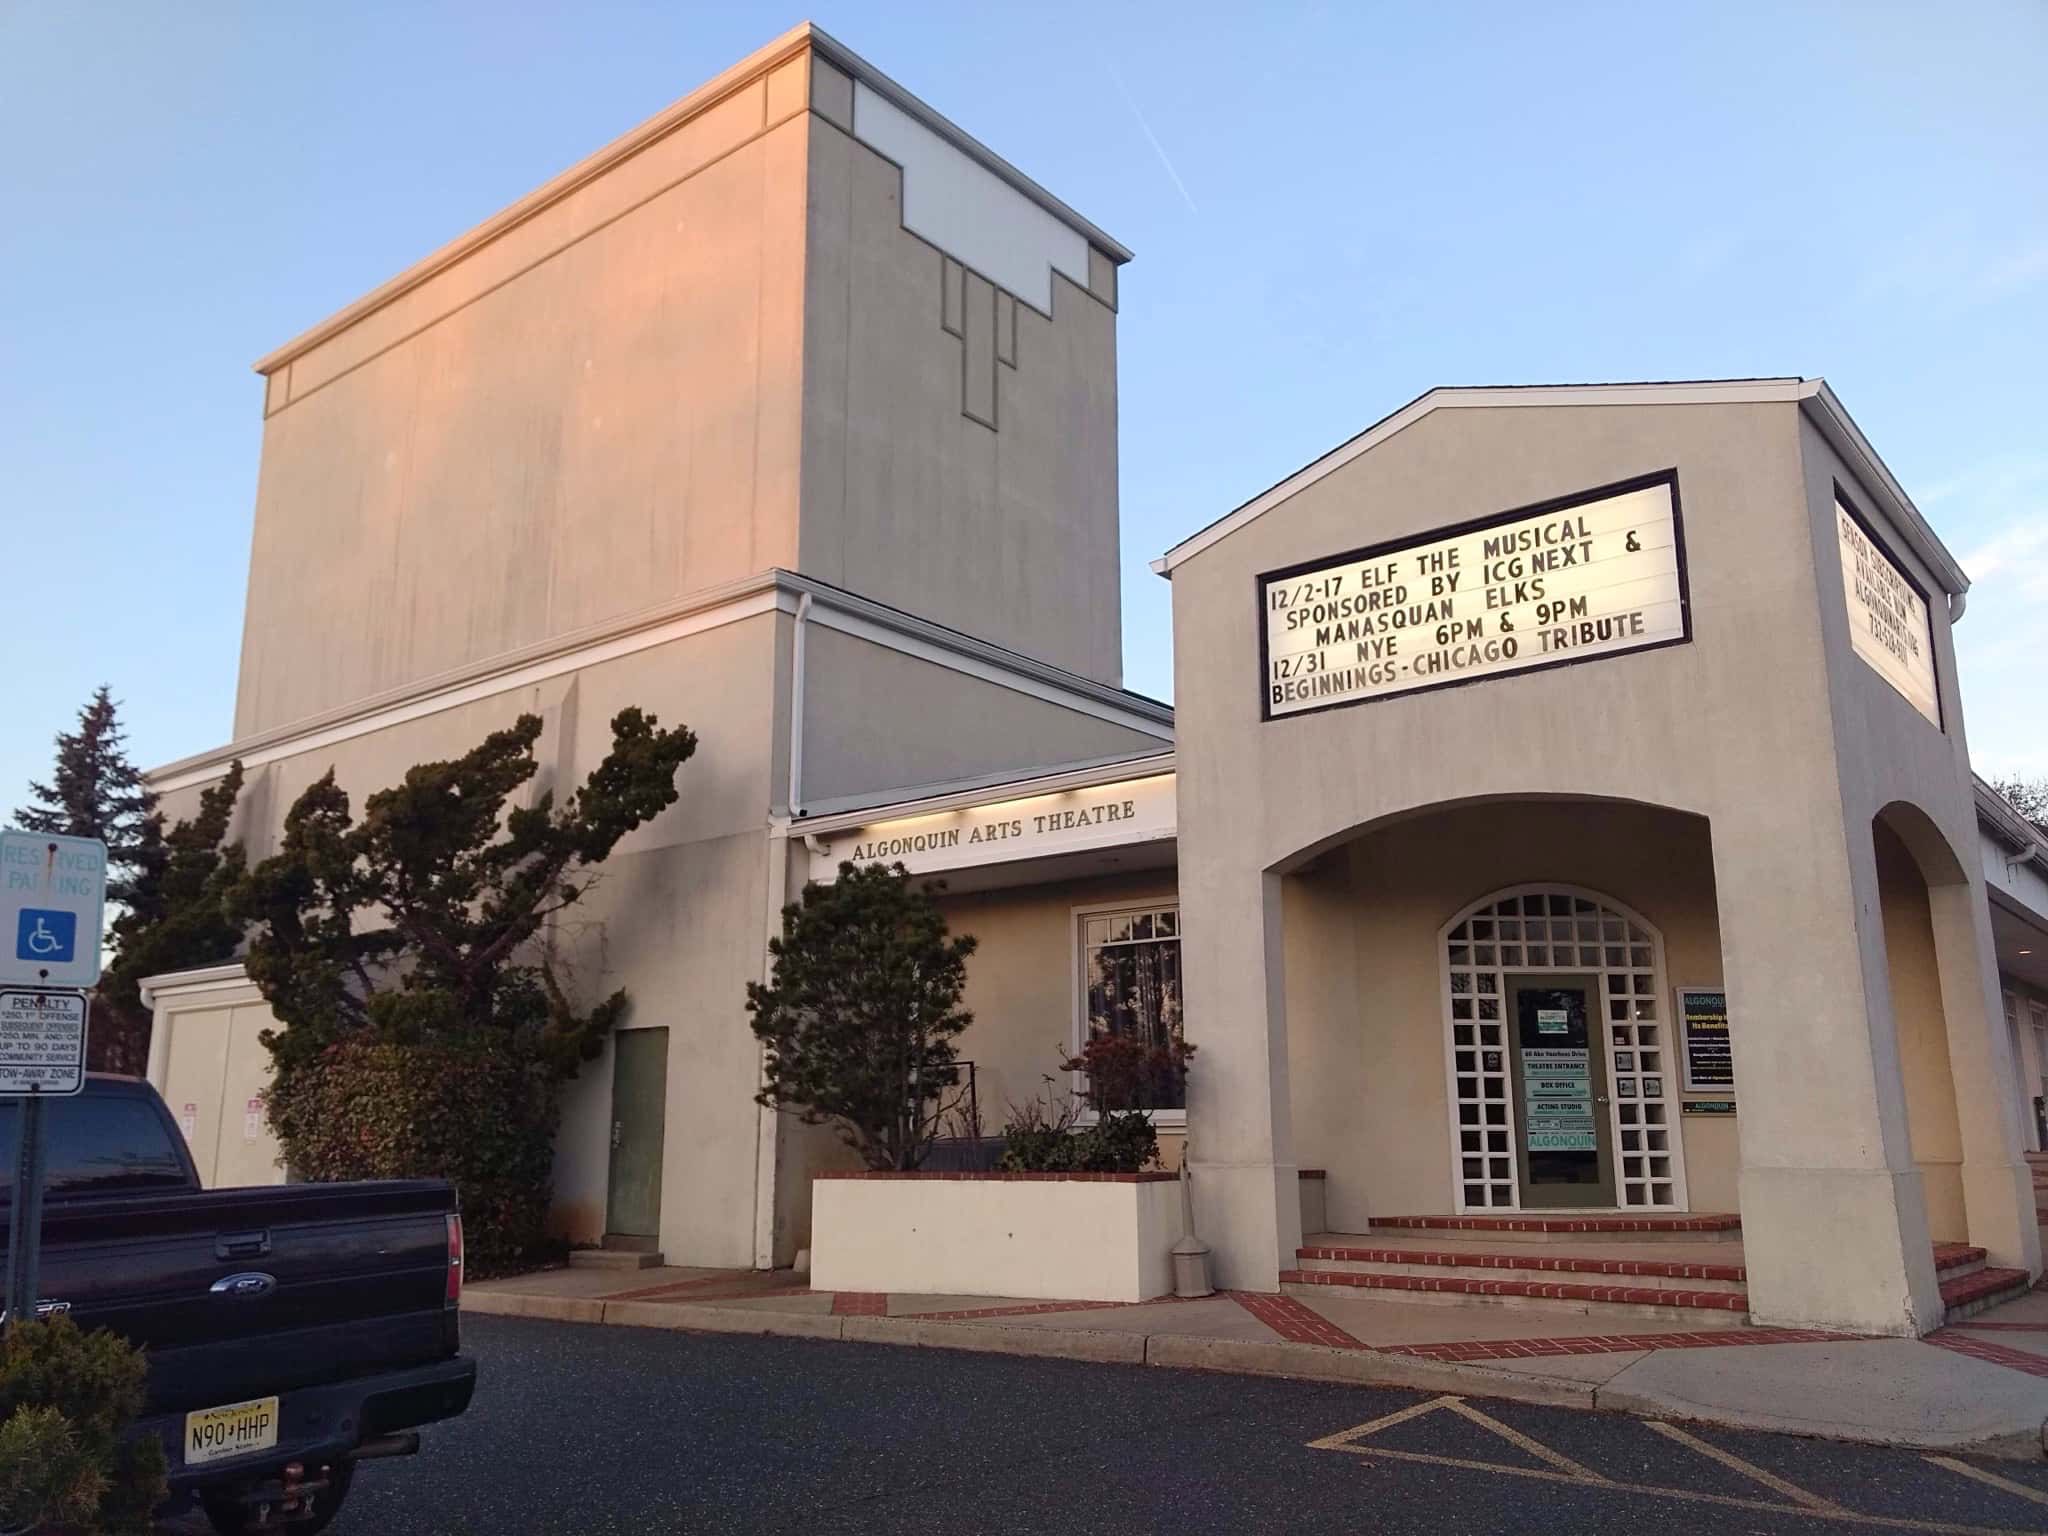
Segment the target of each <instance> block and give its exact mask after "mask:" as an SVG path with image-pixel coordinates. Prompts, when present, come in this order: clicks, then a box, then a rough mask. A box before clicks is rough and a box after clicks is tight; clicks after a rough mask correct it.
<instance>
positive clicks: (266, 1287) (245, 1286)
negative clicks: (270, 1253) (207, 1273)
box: [208, 1269, 277, 1301]
mask: <svg viewBox="0 0 2048 1536" xmlns="http://www.w3.org/2000/svg"><path fill="white" fill-rule="evenodd" d="M208 1289H209V1290H211V1291H212V1292H213V1294H214V1295H216V1296H232V1297H234V1298H235V1299H236V1300H238V1301H253V1300H255V1299H256V1298H257V1297H258V1296H268V1295H269V1294H270V1293H271V1292H272V1291H274V1290H276V1289H277V1276H275V1275H266V1274H264V1273H262V1272H261V1271H259V1270H253V1269H252V1270H248V1271H246V1272H244V1273H242V1274H239V1275H223V1276H222V1277H221V1278H220V1279H218V1280H216V1281H214V1282H213V1284H212V1285H211V1286H209V1287H208Z"/></svg>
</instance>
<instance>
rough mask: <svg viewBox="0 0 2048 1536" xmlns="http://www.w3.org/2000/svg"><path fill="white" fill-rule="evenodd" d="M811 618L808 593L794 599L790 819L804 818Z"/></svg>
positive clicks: (790, 693) (790, 719)
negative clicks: (806, 660) (807, 634)
mask: <svg viewBox="0 0 2048 1536" xmlns="http://www.w3.org/2000/svg"><path fill="white" fill-rule="evenodd" d="M810 617H811V594H810V593H808V592H806V593H804V595H803V596H802V597H799V598H798V599H797V600H796V626H795V633H793V634H792V635H791V636H790V642H789V818H790V820H792V821H794V820H796V818H797V817H799V816H801V815H803V813H804V806H803V798H804V629H805V626H806V624H807V622H808V620H809V619H810Z"/></svg>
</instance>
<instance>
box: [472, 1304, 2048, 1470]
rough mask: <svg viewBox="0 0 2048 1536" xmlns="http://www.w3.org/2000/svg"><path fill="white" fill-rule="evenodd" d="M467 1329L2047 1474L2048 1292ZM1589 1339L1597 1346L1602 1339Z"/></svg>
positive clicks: (682, 1319)
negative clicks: (1356, 1403) (1228, 1392)
mask: <svg viewBox="0 0 2048 1536" xmlns="http://www.w3.org/2000/svg"><path fill="white" fill-rule="evenodd" d="M462 1304H463V1307H464V1308H465V1310H467V1311H470V1312H480V1313H490V1314H495V1315H499V1316H509V1317H532V1318H543V1319H550V1320H554V1321H558V1322H576V1323H610V1324H619V1325H624V1326H629V1327H643V1328H676V1329H686V1330H697V1331H701V1332H716V1333H763V1334H781V1335H788V1336H793V1337H800V1338H817V1339H844V1340H851V1341H857V1342H865V1343H876V1344H907V1345H919V1346H925V1347H930V1348H939V1349H965V1350H983V1351H990V1352H995V1353H1000V1354H1018V1355H1045V1356H1054V1357H1059V1358H1064V1359H1073V1360H1095V1361H1105V1362H1110V1363H1115V1364H1124V1365H1157V1366H1173V1367H1180V1368H1184V1369H1196V1370H1216V1371H1237V1372H1245V1373H1250V1374H1255V1375H1267V1376H1293V1377H1301V1378H1304V1379H1309V1380H1317V1381H1341V1382H1356V1383H1361V1384H1372V1385H1378V1386H1391V1387H1411V1388H1415V1389H1417V1390H1420V1391H1428V1392H1438V1393H1458V1394H1463V1395H1468V1396H1472V1397H1492V1398H1507V1399H1513V1400H1517V1401H1522V1402H1535V1403H1550V1404H1557V1405H1563V1406H1570V1407H1581V1408H1599V1409H1611V1410H1617V1411H1622V1412H1629V1413H1640V1414H1646V1415H1652V1416H1655V1417H1658V1418H1676V1419H1693V1420H1702V1421H1706V1422H1710V1423H1718V1424H1727V1425H1734V1426H1736V1427H1740V1428H1747V1429H1765V1430H1778V1431H1784V1432H1790V1433H1795V1434H1811V1435H1820V1436H1826V1437H1828V1438H1832V1439H1841V1440H1860V1441H1867V1442H1873V1443H1878V1444H1890V1445H1908V1446H1916V1447H1922V1448H1930V1449H1956V1448H1961V1447H1968V1448H1971V1449H1974V1450H1977V1451H1981V1452H1988V1453H1992V1454H2004V1455H2012V1456H2024V1457H2028V1458H2031V1459H2038V1458H2040V1457H2041V1456H2042V1455H2043V1451H2044V1432H2048V1290H2042V1289H2036V1290H2034V1291H2031V1292H2029V1293H2027V1294H2026V1295H2024V1296H2021V1297H2020V1298H2018V1299H2016V1300H2014V1301H2011V1302H2008V1303H2006V1304H2005V1305H2003V1306H2001V1307H1998V1308H1996V1309H1994V1310H1992V1311H1990V1312H1986V1313H1983V1314H1980V1315H1979V1316H1976V1317H1973V1318H1971V1319H1970V1320H1968V1321H1967V1322H1964V1323H1959V1324H1957V1325H1955V1326H1953V1327H1950V1328H1944V1329H1942V1330H1941V1331H1940V1332H1938V1333H1935V1334H1932V1335H1930V1336H1929V1337H1928V1338H1926V1339H1921V1340H1913V1339H1867V1338H1854V1337H1850V1336H1847V1335H1840V1334H1829V1333H1820V1332H1815V1331H1811V1330H1803V1329H1776V1328H1729V1327H1716V1328H1712V1329H1708V1330H1702V1331H1699V1332H1684V1331H1674V1330H1673V1328H1672V1326H1671V1325H1670V1324H1669V1323H1659V1322H1612V1321H1608V1320H1606V1319H1602V1320H1601V1321H1600V1322H1599V1323H1597V1324H1595V1323H1594V1322H1593V1320H1592V1319H1590V1318H1588V1317H1585V1316H1583V1315H1580V1314H1576V1313H1572V1312H1560V1311H1554V1310H1538V1309H1534V1308H1528V1309H1524V1308H1521V1307H1511V1306H1483V1305H1473V1304H1471V1303H1469V1302H1461V1303H1458V1304H1452V1305H1444V1304H1430V1303H1419V1302H1413V1301H1399V1302H1394V1301H1381V1300H1377V1299H1373V1298H1370V1297H1351V1296H1343V1295H1335V1296H1331V1297H1328V1298H1324V1297H1322V1296H1316V1297H1314V1298H1309V1299H1297V1298H1296V1297H1293V1296H1272V1295H1255V1294H1250V1293H1245V1292H1226V1293H1220V1294H1218V1295H1216V1296H1212V1297H1207V1298H1204V1299H1202V1300H1199V1301H1181V1300H1178V1299H1177V1298H1172V1297H1166V1298H1161V1299H1159V1300H1157V1301H1149V1302H1138V1303H1120V1302H1092V1301H1029V1300H1019V1299H1014V1298H1004V1297H995V1296H924V1295H906V1294H895V1293H892V1294H887V1295H882V1294H873V1293H865V1292H853V1291H839V1292H832V1291H814V1290H812V1289H811V1288H810V1287H809V1286H808V1285H807V1284H805V1283H804V1282H803V1279H802V1277H800V1276H797V1275H794V1274H792V1273H790V1272H788V1271H778V1272H774V1273H766V1274H763V1273H757V1272H753V1271H747V1270H713V1269H677V1268H668V1269H648V1270H640V1271H637V1272H634V1271H618V1270H594V1269H558V1270H545V1271H541V1272H539V1273H536V1274H530V1275H520V1276H516V1277H513V1278H511V1279H506V1280H489V1281H478V1282H476V1283H474V1284H472V1285H470V1286H469V1287H468V1288H467V1289H466V1290H465V1291H464V1293H463V1299H462ZM1596 1326H1597V1327H1598V1328H1600V1329H1601V1330H1603V1331H1601V1332H1598V1333H1595V1332H1592V1331H1591V1330H1592V1329H1593V1328H1594V1327H1596Z"/></svg>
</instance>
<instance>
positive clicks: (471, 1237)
mask: <svg viewBox="0 0 2048 1536" xmlns="http://www.w3.org/2000/svg"><path fill="white" fill-rule="evenodd" d="M269 1108H270V1119H271V1123H272V1124H273V1125H274V1126H276V1127H277V1131H278V1136H279V1139H280V1140H281V1141H282V1142H283V1144H284V1146H285V1148H286V1149H287V1155H288V1157H289V1159H290V1163H291V1169H292V1172H293V1173H294V1174H296V1175H298V1176H299V1177H301V1178H306V1179H321V1180H327V1179H412V1178H445V1179H448V1180H450V1181H451V1182H453V1183H454V1185H455V1188H456V1191H457V1193H458V1194H459V1196H460V1197H461V1200H462V1222H463V1241H464V1247H465V1250H466V1251H465V1262H466V1263H467V1265H468V1267H469V1270H470V1272H471V1273H472V1274H475V1275H479V1276H488V1275H490V1274H492V1273H503V1272H504V1271H506V1270H508V1269H513V1268H517V1267H519V1266H521V1265H522V1264H526V1263H530V1262H532V1261H533V1259H534V1258H535V1257H537V1255H538V1254H539V1252H540V1251H541V1250H542V1248H543V1243H544V1229H545V1226H546V1222H547V1214H548V1198H549V1188H550V1179H551V1176H552V1173H553V1163H554V1155H553V1148H554V1139H555V1127H556V1123H557V1121H558V1120H559V1118H560V1113H561V1106H560V1098H559V1093H558V1089H557V1086H556V1081H555V1079H554V1078H553V1076H552V1075H551V1074H549V1073H548V1072H547V1071H545V1070H544V1069H542V1068H541V1067H539V1066H537V1065H536V1064H535V1063H533V1062H532V1061H530V1060H527V1061H522V1060H521V1059H520V1058H519V1057H517V1056H514V1055H512V1054H510V1053H508V1052H506V1051H504V1050H502V1049H496V1048H493V1047H492V1046H491V1045H490V1044H487V1043H483V1042H479V1043H478V1044H475V1045H471V1044H467V1043H450V1042H448V1041H445V1040H441V1041H434V1042H431V1043H421V1044H411V1045H402V1044H397V1043H393V1042H390V1041H378V1040H358V1041H349V1042H345V1043H343V1044H340V1045H333V1046H329V1047H328V1048H327V1049H326V1050H325V1051H323V1052H322V1053H321V1054H320V1055H319V1056H318V1057H316V1058H315V1059H314V1060H312V1061H310V1062H306V1063H303V1064H301V1065H300V1066H299V1067H297V1068H296V1069H295V1070H294V1071H293V1072H292V1073H291V1074H290V1075H289V1076H288V1077H282V1078H280V1079H279V1080H278V1082H277V1083H276V1084H275V1085H274V1086H273V1087H272V1088H271V1090H270V1095H269Z"/></svg>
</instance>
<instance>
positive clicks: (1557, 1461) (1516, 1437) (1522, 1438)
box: [1441, 1397, 1612, 1483]
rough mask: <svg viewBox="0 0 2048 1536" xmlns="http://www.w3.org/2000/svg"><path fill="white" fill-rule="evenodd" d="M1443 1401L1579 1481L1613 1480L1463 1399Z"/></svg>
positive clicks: (1512, 1443)
mask: <svg viewBox="0 0 2048 1536" xmlns="http://www.w3.org/2000/svg"><path fill="white" fill-rule="evenodd" d="M1441 1401H1442V1402H1443V1405H1444V1407H1446V1408H1448V1409H1449V1410H1450V1411H1451V1412H1452V1413H1455V1414H1457V1415H1458V1416H1459V1417H1460V1418H1464V1419H1470V1420H1471V1421H1472V1422H1473V1423H1474V1424H1477V1425H1478V1426H1479V1427H1480V1428H1481V1429H1488V1430H1492V1431H1493V1433H1495V1434H1496V1435H1499V1436H1500V1437H1501V1439H1503V1440H1505V1441H1507V1443H1508V1444H1509V1445H1513V1446H1518V1447H1520V1448H1521V1449H1522V1450H1525V1451H1527V1452H1528V1453H1529V1454H1530V1455H1531V1456H1534V1457H1535V1458H1536V1459H1537V1460H1538V1461H1542V1462H1548V1463H1549V1464H1550V1465H1551V1466H1553V1467H1555V1468H1557V1470H1558V1471H1560V1472H1564V1473H1568V1474H1570V1475H1571V1476H1572V1477H1575V1478H1577V1479H1578V1480H1579V1481H1580V1482H1585V1483H1605V1482H1611V1481H1612V1479H1611V1478H1605V1477H1602V1476H1601V1475H1600V1474H1599V1473H1598V1472H1595V1471H1594V1470H1593V1469H1592V1468H1591V1467H1584V1466H1581V1465H1580V1464H1579V1463H1578V1462H1576V1461H1573V1460H1572V1459H1571V1457H1569V1456H1566V1455H1565V1454H1563V1453H1562V1452H1560V1451H1553V1450H1552V1449H1551V1448H1550V1447H1549V1446H1547V1445H1544V1444H1543V1443H1541V1442H1540V1441H1537V1440H1532V1439H1531V1438H1530V1437H1529V1436H1527V1435H1525V1434H1523V1433H1522V1432H1521V1431H1520V1430H1519V1429H1511V1428H1509V1427H1508V1426H1507V1425H1505V1424H1503V1423H1501V1421H1500V1420H1499V1419H1496V1418H1494V1417H1493V1416H1492V1415H1490V1414H1484V1413H1481V1412H1480V1411H1479V1410H1478V1409H1477V1408H1474V1407H1473V1406H1472V1405H1471V1404H1470V1403H1468V1402H1466V1401H1464V1400H1463V1399H1462V1398H1456V1397H1452V1398H1444V1399H1442V1400H1441Z"/></svg>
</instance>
